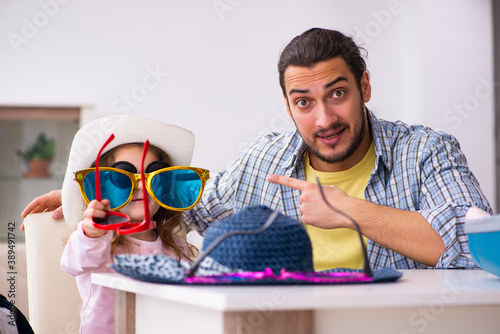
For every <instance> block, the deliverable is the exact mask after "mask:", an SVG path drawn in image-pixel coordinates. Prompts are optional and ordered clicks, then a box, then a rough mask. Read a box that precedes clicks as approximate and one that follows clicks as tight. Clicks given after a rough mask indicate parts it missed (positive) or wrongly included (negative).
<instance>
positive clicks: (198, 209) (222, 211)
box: [185, 159, 240, 234]
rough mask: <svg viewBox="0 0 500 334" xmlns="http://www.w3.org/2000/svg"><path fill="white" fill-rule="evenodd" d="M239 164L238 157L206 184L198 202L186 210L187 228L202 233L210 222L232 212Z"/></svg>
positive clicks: (227, 215)
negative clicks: (225, 169)
mask: <svg viewBox="0 0 500 334" xmlns="http://www.w3.org/2000/svg"><path fill="white" fill-rule="evenodd" d="M239 166H240V160H239V159H238V160H236V161H235V162H234V163H233V164H232V165H231V167H230V168H229V169H228V170H227V171H222V172H220V173H218V174H217V175H216V176H215V178H214V179H213V181H210V182H209V183H208V184H207V186H206V187H205V190H204V191H203V197H202V198H201V200H200V202H199V203H198V204H197V205H196V206H195V207H194V208H193V209H191V210H189V211H188V212H186V215H185V221H186V223H187V227H188V230H193V229H194V230H196V231H198V232H199V233H200V234H202V233H203V231H204V230H205V229H206V228H207V227H208V225H209V224H210V223H211V222H213V221H217V220H221V219H224V218H226V217H229V216H230V215H232V214H233V213H234V206H235V197H234V196H235V189H236V184H237V182H238V175H239Z"/></svg>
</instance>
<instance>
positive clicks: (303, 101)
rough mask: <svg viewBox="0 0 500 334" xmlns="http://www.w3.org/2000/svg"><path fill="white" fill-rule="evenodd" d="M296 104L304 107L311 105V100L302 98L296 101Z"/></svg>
mask: <svg viewBox="0 0 500 334" xmlns="http://www.w3.org/2000/svg"><path fill="white" fill-rule="evenodd" d="M295 104H296V105H297V107H300V108H304V107H307V106H308V105H309V101H307V100H304V99H302V100H298V101H297V102H295Z"/></svg>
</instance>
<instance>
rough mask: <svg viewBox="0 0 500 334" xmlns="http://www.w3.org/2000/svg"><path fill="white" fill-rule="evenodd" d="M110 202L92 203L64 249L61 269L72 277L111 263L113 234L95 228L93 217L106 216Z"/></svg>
mask: <svg viewBox="0 0 500 334" xmlns="http://www.w3.org/2000/svg"><path fill="white" fill-rule="evenodd" d="M107 205H109V201H107V200H104V201H103V202H102V203H100V202H97V201H95V200H94V201H92V202H90V203H89V206H88V207H87V209H86V210H85V212H84V217H85V219H84V220H83V221H82V222H80V223H79V224H78V228H77V229H76V231H75V232H73V233H72V234H71V236H70V238H69V240H68V243H67V244H66V247H65V248H64V252H63V255H62V257H61V267H62V269H63V270H64V271H66V272H67V273H69V274H70V275H73V276H77V275H80V274H82V273H84V272H87V271H90V270H95V269H97V268H99V267H102V266H104V265H106V264H108V263H110V262H111V239H112V238H113V232H111V231H105V230H100V229H97V228H95V227H94V226H93V225H92V218H93V217H103V216H105V212H104V210H105V209H106V206H107Z"/></svg>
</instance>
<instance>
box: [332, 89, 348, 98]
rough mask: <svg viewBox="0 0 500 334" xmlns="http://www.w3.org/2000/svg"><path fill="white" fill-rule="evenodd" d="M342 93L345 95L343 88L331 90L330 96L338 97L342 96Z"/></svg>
mask: <svg viewBox="0 0 500 334" xmlns="http://www.w3.org/2000/svg"><path fill="white" fill-rule="evenodd" d="M344 95H345V91H344V90H336V91H334V92H333V94H332V97H333V98H336V99H338V98H340V97H342V96H344Z"/></svg>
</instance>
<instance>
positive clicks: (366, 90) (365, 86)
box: [361, 71, 372, 103]
mask: <svg viewBox="0 0 500 334" xmlns="http://www.w3.org/2000/svg"><path fill="white" fill-rule="evenodd" d="M361 93H362V94H363V102H365V103H366V102H368V101H370V99H371V97H372V86H371V84H370V75H369V74H368V72H367V71H364V72H363V76H362V77H361Z"/></svg>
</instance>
